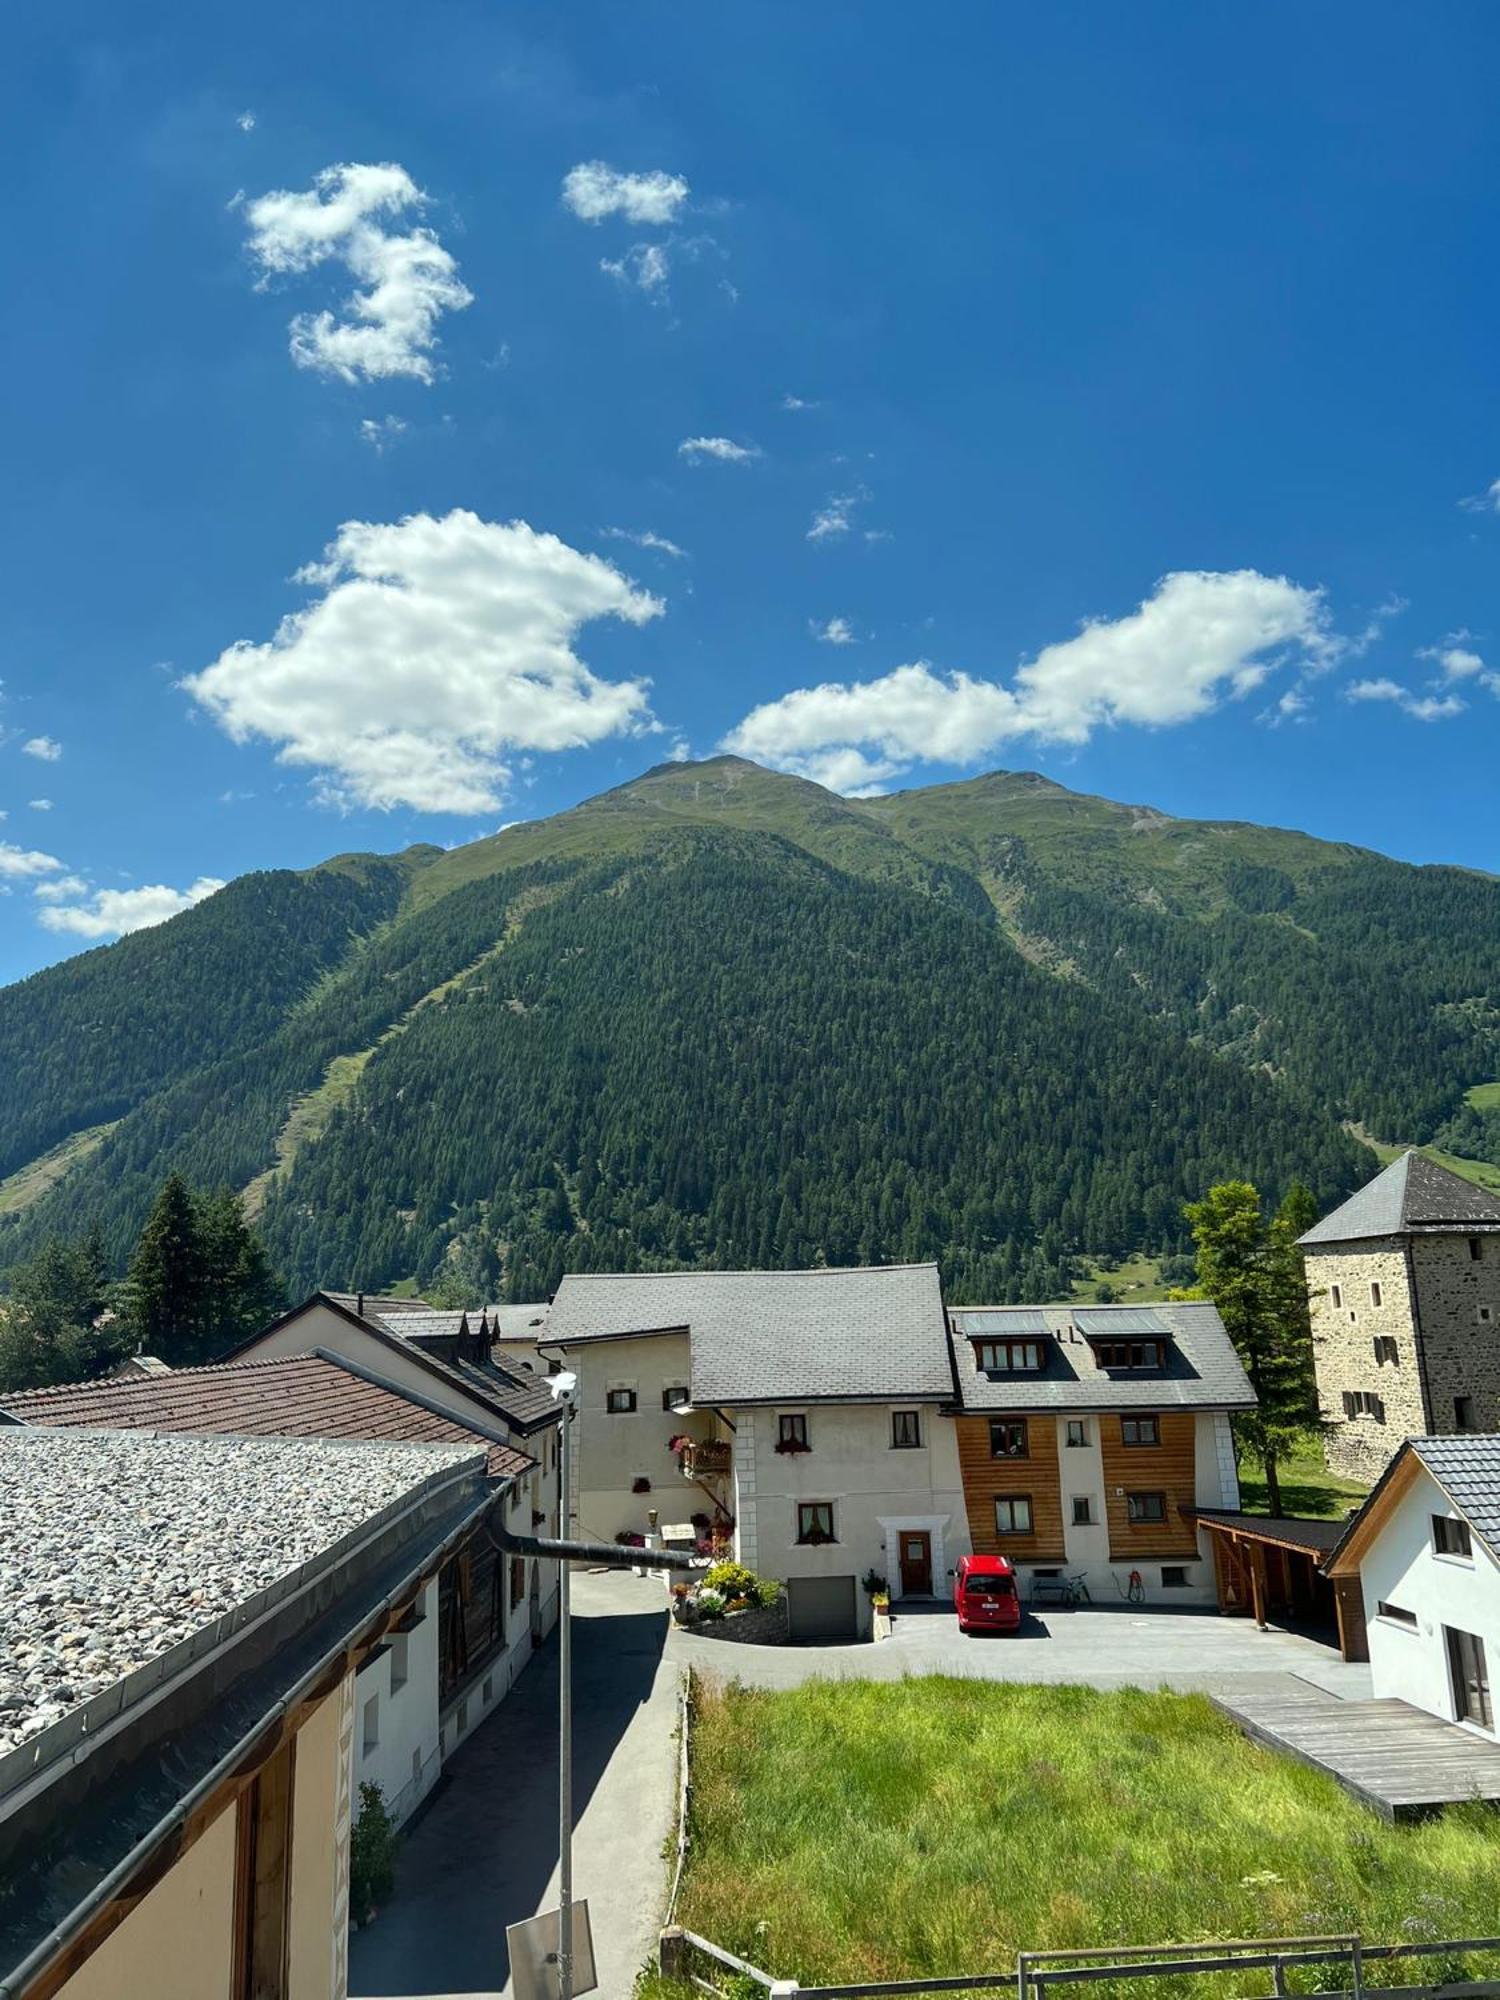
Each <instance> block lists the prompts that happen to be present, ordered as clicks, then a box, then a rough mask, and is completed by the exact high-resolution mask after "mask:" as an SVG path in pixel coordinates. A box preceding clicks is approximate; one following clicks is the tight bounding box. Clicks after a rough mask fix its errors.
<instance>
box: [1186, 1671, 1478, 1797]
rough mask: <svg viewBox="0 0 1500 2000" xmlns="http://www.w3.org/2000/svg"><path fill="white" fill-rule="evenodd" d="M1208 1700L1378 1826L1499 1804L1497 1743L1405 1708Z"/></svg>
mask: <svg viewBox="0 0 1500 2000" xmlns="http://www.w3.org/2000/svg"><path fill="white" fill-rule="evenodd" d="M1213 1699H1214V1706H1215V1707H1216V1708H1219V1709H1221V1710H1222V1711H1223V1713H1224V1714H1225V1715H1227V1716H1228V1717H1229V1719H1230V1721H1231V1722H1234V1723H1237V1724H1238V1725H1239V1727H1240V1728H1241V1729H1243V1730H1244V1732H1245V1734H1246V1735H1247V1736H1249V1737H1251V1738H1253V1740H1254V1741H1255V1742H1257V1743H1264V1744H1266V1745H1267V1746H1268V1747H1269V1748H1270V1749H1272V1750H1282V1751H1285V1752H1286V1754H1287V1755H1288V1756H1291V1757H1297V1758H1300V1759H1301V1761H1302V1762H1303V1763H1304V1764H1312V1765H1314V1766H1315V1767H1316V1768H1317V1769H1318V1770H1320V1771H1327V1772H1328V1773H1329V1774H1330V1776H1332V1777H1334V1778H1337V1780H1338V1782H1339V1783H1340V1784H1341V1785H1342V1786H1343V1787H1344V1789H1345V1791H1348V1792H1352V1793H1353V1794H1354V1796H1355V1797H1356V1798H1357V1799H1360V1800H1362V1801H1363V1803H1364V1804H1365V1805H1367V1806H1371V1807H1373V1808H1374V1810H1375V1811H1376V1812H1378V1813H1379V1814H1380V1815H1381V1817H1382V1818H1383V1819H1389V1820H1398V1819H1419V1818H1421V1817H1422V1816H1423V1815H1424V1814H1426V1813H1430V1812H1435V1811H1436V1810H1437V1809H1438V1808H1439V1807H1441V1806H1447V1805H1456V1804H1458V1803H1459V1802H1461V1801H1462V1800H1464V1799H1475V1798H1479V1799H1492V1800H1495V1799H1500V1743H1491V1742H1488V1741H1487V1740H1486V1739H1485V1738H1484V1737H1482V1736H1476V1735H1475V1734H1474V1733H1473V1732H1472V1731H1471V1730H1468V1729H1461V1728H1460V1727H1459V1726H1458V1724H1457V1723H1456V1722H1443V1721H1441V1720H1440V1719H1439V1718H1438V1717H1437V1716H1435V1715H1429V1714H1428V1713H1427V1712H1426V1710H1425V1709H1420V1708H1413V1707H1412V1706H1411V1704H1410V1703H1409V1702H1404V1701H1339V1700H1338V1699H1337V1698H1336V1697H1334V1696H1332V1695H1325V1694H1321V1693H1315V1695H1314V1698H1313V1699H1311V1700H1309V1699H1307V1698H1306V1697H1303V1696H1300V1695H1299V1696H1297V1697H1295V1698H1293V1699H1288V1698H1287V1697H1285V1696H1284V1695H1278V1694H1271V1693H1269V1692H1268V1693H1267V1694H1265V1695H1264V1696H1261V1695H1256V1694H1238V1693H1237V1694H1236V1695H1235V1696H1234V1698H1233V1699H1232V1700H1231V1699H1228V1698H1224V1697H1219V1696H1215V1697H1214V1698H1213Z"/></svg>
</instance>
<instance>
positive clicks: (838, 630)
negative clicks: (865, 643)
mask: <svg viewBox="0 0 1500 2000" xmlns="http://www.w3.org/2000/svg"><path fill="white" fill-rule="evenodd" d="M811 631H812V635H813V637H814V638H815V639H819V640H821V641H822V643H823V644H824V645H825V646H857V645H858V644H859V639H858V637H857V635H856V633H855V630H854V627H853V626H852V625H851V624H850V623H849V620H848V619H847V618H829V619H827V620H825V621H824V623H822V624H821V625H820V624H819V623H818V621H817V620H816V619H814V620H813V623H812V626H811Z"/></svg>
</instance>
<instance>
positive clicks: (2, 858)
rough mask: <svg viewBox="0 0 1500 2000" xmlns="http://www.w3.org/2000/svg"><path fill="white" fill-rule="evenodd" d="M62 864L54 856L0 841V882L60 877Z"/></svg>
mask: <svg viewBox="0 0 1500 2000" xmlns="http://www.w3.org/2000/svg"><path fill="white" fill-rule="evenodd" d="M62 868H63V864H62V862H60V861H59V860H58V858H57V856H56V855H55V854H43V853H41V852H40V851H39V850H38V849H36V848H34V847H31V848H26V847H17V846H16V845H15V843H14V842H13V841H9V840H0V881H11V882H16V881H30V880H31V879H33V878H34V877H36V876H38V875H60V874H61V873H62Z"/></svg>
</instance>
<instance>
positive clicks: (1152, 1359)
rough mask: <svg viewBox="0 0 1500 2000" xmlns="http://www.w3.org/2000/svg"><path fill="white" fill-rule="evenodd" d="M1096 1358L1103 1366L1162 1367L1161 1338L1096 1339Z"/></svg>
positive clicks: (1130, 1367)
mask: <svg viewBox="0 0 1500 2000" xmlns="http://www.w3.org/2000/svg"><path fill="white" fill-rule="evenodd" d="M1094 1359H1095V1361H1096V1362H1097V1363H1098V1365H1099V1366H1100V1367H1101V1368H1129V1369H1141V1368H1160V1366H1161V1364H1162V1344H1161V1342H1160V1341H1159V1340H1096V1341H1095V1342H1094Z"/></svg>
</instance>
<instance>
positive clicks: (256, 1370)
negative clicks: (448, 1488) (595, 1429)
mask: <svg viewBox="0 0 1500 2000" xmlns="http://www.w3.org/2000/svg"><path fill="white" fill-rule="evenodd" d="M0 1411H3V1412H4V1413H5V1414H6V1415H7V1416H11V1417H14V1418H16V1419H17V1420H18V1421H19V1422H21V1423H23V1424H44V1425H48V1426H61V1425H78V1424H87V1425H89V1426H90V1427H91V1428H92V1429H95V1430H153V1431H182V1432H188V1433H193V1434H207V1433H218V1434H220V1435H223V1436H234V1437H311V1438H361V1439H380V1438H386V1439H392V1438H394V1439H400V1440H401V1441H403V1442H405V1443H413V1444H478V1443H482V1444H486V1445H488V1447H489V1452H488V1457H487V1460H486V1470H487V1471H488V1473H489V1476H490V1478H491V1479H508V1478H512V1477H516V1476H519V1475H520V1474H521V1473H524V1472H527V1471H529V1470H530V1468H531V1467H532V1466H533V1465H535V1463H536V1460H535V1459H533V1458H529V1457H528V1456H527V1454H526V1453H525V1452H523V1451H516V1450H514V1449H513V1448H512V1447H511V1446H510V1445H508V1444H502V1443H499V1442H498V1441H497V1440H496V1439H494V1438H493V1437H491V1436H489V1435H488V1434H487V1433H486V1432H484V1431H483V1430H480V1429H478V1428H477V1427H474V1426H471V1425H468V1424H466V1423H464V1422H463V1421H462V1420H461V1419H460V1418H458V1417H454V1416H449V1415H445V1414H440V1413H438V1412H437V1411H434V1410H429V1409H426V1408H424V1406H423V1405H422V1404H421V1403H418V1402H414V1401H413V1400H412V1399H411V1397H409V1396H408V1395H406V1394H404V1393H403V1392H402V1391H401V1390H400V1389H397V1388H395V1387H394V1386H390V1385H386V1384H383V1383H379V1382H372V1381H370V1380H369V1379H368V1378H367V1377H365V1376H363V1375H359V1374H356V1373H355V1371H354V1370H353V1369H351V1368H348V1367H346V1366H345V1365H344V1364H343V1363H342V1362H341V1361H339V1360H338V1359H337V1358H335V1357H333V1356H330V1355H326V1354H295V1355H287V1356H281V1357H275V1358H272V1359H269V1360H262V1361H229V1362H220V1363H218V1364H217V1365H216V1366H214V1367H211V1368H178V1369H173V1370H170V1371H169V1372H168V1373H167V1374H165V1375H150V1376H143V1375H136V1376H116V1377H111V1378H108V1379H106V1380H104V1381H99V1382H69V1383H65V1384H63V1385H62V1386H61V1387H60V1388H56V1389H27V1390H23V1391H19V1392H17V1393H15V1394H11V1395H0Z"/></svg>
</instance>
